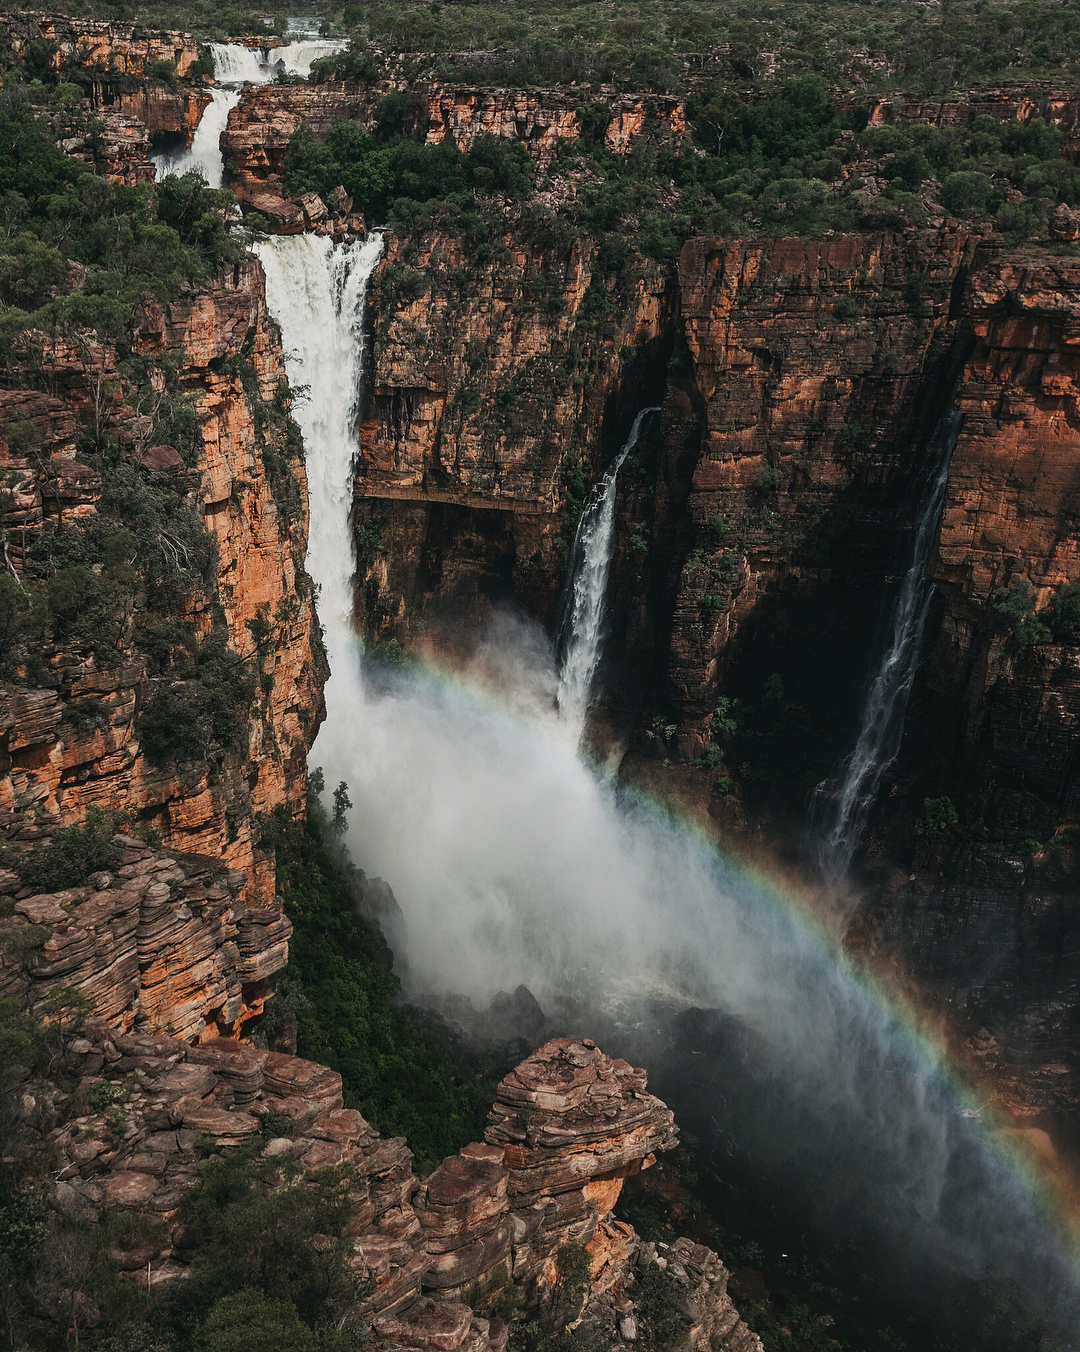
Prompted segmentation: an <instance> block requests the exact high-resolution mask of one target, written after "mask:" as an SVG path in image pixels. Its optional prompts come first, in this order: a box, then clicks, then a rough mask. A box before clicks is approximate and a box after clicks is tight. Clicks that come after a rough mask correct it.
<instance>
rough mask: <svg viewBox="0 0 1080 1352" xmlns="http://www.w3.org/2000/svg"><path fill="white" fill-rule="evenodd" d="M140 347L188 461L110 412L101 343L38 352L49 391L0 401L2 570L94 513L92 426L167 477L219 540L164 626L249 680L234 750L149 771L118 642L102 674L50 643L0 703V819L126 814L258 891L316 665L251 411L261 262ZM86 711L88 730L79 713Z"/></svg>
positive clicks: (288, 486)
mask: <svg viewBox="0 0 1080 1352" xmlns="http://www.w3.org/2000/svg"><path fill="white" fill-rule="evenodd" d="M136 349H137V351H138V353H139V354H140V355H141V356H143V357H145V358H149V359H154V358H159V359H160V358H164V359H165V360H176V361H178V362H179V365H180V368H181V376H180V384H181V389H182V391H183V392H184V393H185V394H187V395H189V396H190V397H191V398H192V399H193V400H194V405H195V409H196V411H197V423H198V435H197V445H196V448H195V452H194V463H192V464H191V465H187V464H185V462H184V461H183V459H182V457H181V456H180V455H179V453H178V452H177V451H176V450H175V449H174V448H172V447H169V446H160V445H152V444H150V443H149V442H148V440H147V438H148V436H149V434H150V432H151V431H152V419H151V418H150V417H149V416H148V415H146V414H141V413H139V412H138V411H137V410H136V409H135V408H133V407H131V406H130V405H128V404H126V403H124V401H123V396H122V393H121V387H120V381H119V379H118V373H117V370H116V354H115V352H114V351H113V350H112V349H111V348H109V347H108V345H102V344H100V343H97V342H95V341H93V340H88V341H87V342H86V343H85V344H83V345H81V346H78V345H77V346H75V347H71V348H64V349H57V350H55V351H52V352H51V353H50V363H51V372H52V375H51V383H52V384H53V386H54V388H55V389H56V394H44V393H39V392H37V391H36V390H34V389H31V388H26V389H18V388H15V389H10V388H9V389H6V390H4V391H2V392H0V469H2V470H3V471H4V473H5V477H6V479H7V481H8V483H9V484H10V485H11V489H10V493H11V500H10V503H8V504H5V505H7V506H8V510H7V512H6V514H5V517H4V524H5V528H6V530H5V543H6V548H7V553H8V559H7V562H8V565H9V567H11V568H12V569H14V570H15V571H16V573H18V572H19V571H21V569H22V568H23V567H24V560H25V554H26V551H27V550H28V549H30V548H31V546H32V545H33V542H34V540H35V538H37V537H39V536H40V534H41V533H42V532H46V533H48V532H52V531H55V530H56V529H57V528H58V527H59V526H60V525H61V524H67V523H71V522H72V521H77V520H85V519H86V518H87V517H88V516H90V515H92V514H93V513H94V512H95V511H96V505H97V503H98V501H99V498H100V494H101V484H100V482H99V480H98V478H97V475H96V474H95V472H94V471H93V470H92V469H91V468H90V466H88V465H86V464H84V463H82V462H81V461H79V460H77V459H76V458H75V451H76V441H77V436H78V434H79V431H80V428H81V427H82V426H84V425H92V426H97V427H98V428H99V430H100V431H101V433H102V434H107V435H110V436H115V437H116V438H117V441H118V443H119V445H120V446H121V448H122V449H123V451H124V454H125V455H126V457H127V458H129V459H130V460H131V461H132V462H133V463H135V464H138V465H143V466H145V467H146V468H147V469H148V470H149V469H153V470H154V471H155V472H157V473H161V474H165V475H167V476H171V477H172V478H173V481H174V483H175V484H176V485H177V488H178V490H179V491H181V492H184V493H186V494H187V495H188V496H189V499H190V501H191V502H192V503H193V504H194V505H196V506H197V508H198V510H199V512H200V513H201V515H202V518H203V520H204V522H205V524H206V527H207V529H208V530H209V531H210V532H211V533H212V535H213V537H214V540H215V543H216V548H217V557H218V567H217V576H216V579H215V584H214V588H213V592H212V593H211V592H210V591H209V590H207V589H202V590H200V589H198V588H196V589H195V591H193V592H192V593H191V594H190V595H189V596H188V597H186V598H183V597H179V596H178V598H177V618H178V619H185V620H188V621H189V622H190V623H191V624H192V625H193V626H194V628H195V631H196V633H201V634H205V633H207V632H209V630H210V628H211V626H212V625H215V624H218V623H219V621H220V623H221V624H222V625H223V628H224V631H225V633H226V634H227V637H228V641H229V644H230V646H231V647H232V649H233V651H235V652H236V653H238V654H239V655H240V656H241V657H244V658H247V659H250V661H251V663H252V670H253V671H255V672H257V673H258V676H259V693H258V698H257V703H256V706H255V707H254V708H253V710H252V713H251V716H250V717H249V718H248V719H247V721H246V727H245V728H244V733H243V736H242V737H241V738H240V748H241V749H240V750H239V751H234V752H231V753H230V754H229V755H228V756H227V757H226V759H225V761H224V762H223V763H222V765H221V766H215V765H213V764H209V763H203V764H200V765H182V766H179V767H175V766H170V765H161V764H151V763H150V762H149V761H148V760H147V758H146V756H145V755H144V754H143V753H142V749H141V745H140V736H139V730H138V729H139V717H140V714H141V712H142V710H143V709H144V708H145V705H146V702H147V701H148V699H149V698H150V695H151V694H152V693H153V689H154V685H153V683H152V681H151V678H150V675H149V672H148V667H147V661H146V658H145V656H144V655H143V653H142V652H141V651H140V650H138V649H136V648H135V647H133V646H132V640H131V633H130V631H128V632H127V633H126V636H125V635H122V636H121V638H120V640H119V643H118V646H117V649H116V652H115V654H114V656H113V659H112V660H110V661H109V662H108V663H105V662H103V661H101V660H98V659H97V658H95V656H94V654H93V652H92V651H88V650H87V648H86V647H85V646H82V647H80V646H79V645H78V644H75V645H73V644H71V643H70V642H68V643H63V644H59V645H57V644H52V645H49V646H47V647H46V648H45V649H44V651H43V653H42V661H43V666H44V670H45V671H46V672H47V673H48V674H47V679H44V683H42V680H41V679H39V680H38V682H37V683H36V684H35V681H33V680H31V679H29V678H27V679H26V680H25V681H24V683H23V684H22V686H21V687H20V688H12V687H7V688H4V689H3V690H0V807H5V808H10V807H12V806H26V805H29V804H30V803H39V804H40V805H41V806H42V807H45V808H47V809H48V810H49V811H52V812H59V813H60V814H61V815H62V816H63V818H64V819H65V820H70V819H72V818H74V817H78V816H81V815H82V814H83V813H84V812H85V810H86V808H87V807H88V806H90V805H91V804H97V805H103V806H106V807H109V808H115V809H124V810H128V811H130V812H132V813H133V814H134V815H135V816H136V817H137V818H138V819H139V820H140V821H142V822H143V823H144V824H148V825H152V826H153V827H154V828H155V829H157V830H158V831H159V832H160V833H161V836H162V838H163V839H164V841H165V843H166V844H168V845H170V846H173V847H175V848H178V849H183V850H187V851H193V852H196V853H201V854H211V855H220V856H222V857H224V858H225V859H226V860H227V862H228V865H229V867H233V868H238V869H244V870H246V871H248V872H249V875H250V877H249V881H248V883H247V884H246V886H247V889H248V890H249V891H250V892H251V893H252V894H253V895H259V896H262V897H270V896H272V895H273V877H272V868H271V864H270V862H269V860H268V858H267V857H266V855H265V854H264V853H263V852H262V851H260V850H259V848H258V843H257V825H256V822H257V816H258V814H261V813H267V812H270V811H272V810H273V808H274V807H276V806H277V805H278V804H282V805H285V806H287V807H289V809H290V810H295V809H296V808H298V807H299V806H300V805H302V803H303V801H304V797H305V793H306V768H305V760H306V755H307V751H308V748H309V747H310V745H311V742H312V740H313V739H314V734H315V731H316V729H317V726H318V721H319V717H320V711H321V671H322V663H323V658H322V655H321V647H320V646H319V645H318V640H317V637H316V634H315V630H314V612H313V606H312V589H311V584H310V581H309V579H308V578H307V575H306V573H305V572H304V571H303V557H304V551H305V549H306V542H307V493H306V483H305V479H304V467H303V461H302V458H301V455H300V452H299V448H298V446H297V444H296V443H295V441H289V439H288V435H287V433H288V429H287V426H286V425H285V423H284V422H283V421H282V422H281V424H280V426H277V427H275V425H273V421H272V419H270V418H269V417H268V416H267V410H268V409H271V408H272V407H273V400H274V399H275V397H276V395H277V391H278V389H279V383H280V381H281V379H282V378H283V375H284V362H283V358H282V353H281V348H280V345H279V342H278V337H277V332H276V328H275V327H274V326H273V325H272V324H271V323H270V321H269V319H268V315H267V311H266V303H265V296H264V290H263V275H262V269H261V267H260V265H259V263H258V262H257V261H256V260H255V259H248V260H247V261H245V262H244V263H241V264H237V265H235V266H233V267H229V268H228V269H227V270H226V271H225V272H224V273H222V274H221V275H220V276H218V277H217V278H216V279H215V281H214V283H213V284H212V285H210V286H209V287H207V288H205V289H203V290H197V291H190V292H188V293H187V294H185V295H183V296H182V297H181V298H180V299H179V300H177V301H175V302H173V303H171V304H168V305H165V306H158V305H155V304H151V305H148V307H147V308H146V310H145V313H144V315H143V318H142V321H141V325H140V330H139V333H138V335H137V338H136ZM245 381H246V383H245ZM13 426H19V427H21V428H23V429H25V428H27V427H29V428H30V429H31V431H30V434H29V440H30V442H31V444H32V449H31V450H30V451H26V450H23V449H21V448H13V447H12V445H11V443H10V441H4V440H2V438H4V437H5V436H6V437H10V436H12V435H13V434H12V433H11V428H12V427H13ZM216 617H218V618H216ZM262 624H267V625H269V626H270V629H271V631H272V641H269V642H267V641H262V642H261V646H260V643H259V642H257V640H256V638H255V637H254V636H253V632H252V628H253V626H254V627H255V628H256V630H257V631H258V627H259V626H260V625H262ZM91 708H92V709H93V717H92V718H86V717H80V716H79V715H80V713H85V712H86V711H88V710H90V709H91Z"/></svg>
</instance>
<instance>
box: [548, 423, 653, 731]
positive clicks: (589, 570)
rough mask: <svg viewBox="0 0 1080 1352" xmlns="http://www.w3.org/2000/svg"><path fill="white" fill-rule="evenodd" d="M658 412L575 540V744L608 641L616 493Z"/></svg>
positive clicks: (616, 466)
mask: <svg viewBox="0 0 1080 1352" xmlns="http://www.w3.org/2000/svg"><path fill="white" fill-rule="evenodd" d="M659 411H660V410H659V408H658V407H650V408H643V409H642V410H641V412H640V413H639V414H638V415H637V417H636V418H635V419H634V423H633V426H632V427H631V428H630V435H629V436H628V437H627V439H626V443H625V445H624V446H623V448H622V450H620V451H619V454H618V455H617V456H616V457H615V459H614V461H613V462H612V465H611V468H610V469H609V470H608V472H607V473H606V474H605V475H604V477H603V478H602V479H601V480H600V482H599V483H598V484H597V485H596V487H595V489H594V490H593V494H592V497H591V499H590V500H589V502H588V503H587V505H586V507H585V510H584V511H583V512H582V513H581V518H580V520H579V521H578V526H577V531H576V532H575V534H574V548H573V550H572V552H571V555H570V575H569V578H568V580H567V586H566V594H565V597H564V599H563V617H562V621H561V623H560V625H559V629H560V634H559V647H560V649H561V652H562V662H561V664H560V668H559V685H558V690H557V695H556V698H557V701H558V706H559V713H560V715H561V716H562V718H563V720H564V721H565V722H566V724H567V725H568V726H569V727H570V729H571V730H572V732H573V734H574V740H575V743H576V742H577V741H578V740H580V737H581V733H582V731H583V729H584V726H585V717H586V715H587V714H588V711H589V699H590V696H591V694H592V685H593V679H594V678H595V676H596V668H597V666H598V665H599V663H600V650H601V646H602V644H603V641H604V602H605V600H606V599H607V584H608V573H609V572H610V570H611V551H612V547H613V545H614V543H615V492H616V484H617V480H618V475H619V470H620V469H622V467H623V464H624V462H625V460H626V457H627V456H628V455H629V454H630V452H631V451H632V450H633V449H634V447H635V446H636V445H637V443H638V437H639V436H640V435H641V425H642V423H643V422H644V421H645V419H646V418H647V417H648V415H649V414H650V413H659Z"/></svg>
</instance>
